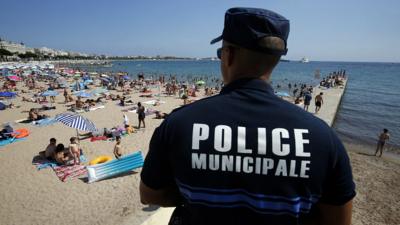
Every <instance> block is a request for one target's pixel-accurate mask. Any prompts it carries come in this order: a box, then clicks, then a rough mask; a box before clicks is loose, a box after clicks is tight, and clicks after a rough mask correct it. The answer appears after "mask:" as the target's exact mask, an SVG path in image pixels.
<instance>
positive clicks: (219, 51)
mask: <svg viewBox="0 0 400 225" xmlns="http://www.w3.org/2000/svg"><path fill="white" fill-rule="evenodd" d="M224 48H230V49H238V47H235V46H222V47H221V48H218V49H217V57H218V59H221V56H222V49H224Z"/></svg>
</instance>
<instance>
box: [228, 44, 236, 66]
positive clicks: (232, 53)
mask: <svg viewBox="0 0 400 225" xmlns="http://www.w3.org/2000/svg"><path fill="white" fill-rule="evenodd" d="M227 50H228V51H227V52H228V57H227V58H228V61H227V65H228V66H232V64H233V62H234V61H235V58H236V57H237V52H236V51H237V50H239V48H237V47H234V46H228V49H227Z"/></svg>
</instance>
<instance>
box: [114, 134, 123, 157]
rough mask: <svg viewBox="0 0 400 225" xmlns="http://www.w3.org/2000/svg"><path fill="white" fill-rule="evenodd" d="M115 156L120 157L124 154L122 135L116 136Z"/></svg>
mask: <svg viewBox="0 0 400 225" xmlns="http://www.w3.org/2000/svg"><path fill="white" fill-rule="evenodd" d="M115 141H116V143H115V146H114V156H115V158H117V159H119V158H120V157H121V156H122V147H121V136H117V137H115Z"/></svg>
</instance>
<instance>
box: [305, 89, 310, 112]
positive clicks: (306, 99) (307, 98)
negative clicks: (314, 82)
mask: <svg viewBox="0 0 400 225" xmlns="http://www.w3.org/2000/svg"><path fill="white" fill-rule="evenodd" d="M311 99H312V96H311V93H310V92H308V91H306V93H304V110H306V111H307V112H308V107H309V106H310V103H311Z"/></svg>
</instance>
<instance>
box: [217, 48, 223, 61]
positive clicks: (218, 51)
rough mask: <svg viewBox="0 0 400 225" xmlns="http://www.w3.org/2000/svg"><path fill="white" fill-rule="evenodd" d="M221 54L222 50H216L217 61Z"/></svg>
mask: <svg viewBox="0 0 400 225" xmlns="http://www.w3.org/2000/svg"><path fill="white" fill-rule="evenodd" d="M221 54H222V48H218V49H217V57H218V59H221Z"/></svg>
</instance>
